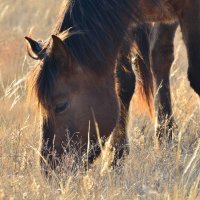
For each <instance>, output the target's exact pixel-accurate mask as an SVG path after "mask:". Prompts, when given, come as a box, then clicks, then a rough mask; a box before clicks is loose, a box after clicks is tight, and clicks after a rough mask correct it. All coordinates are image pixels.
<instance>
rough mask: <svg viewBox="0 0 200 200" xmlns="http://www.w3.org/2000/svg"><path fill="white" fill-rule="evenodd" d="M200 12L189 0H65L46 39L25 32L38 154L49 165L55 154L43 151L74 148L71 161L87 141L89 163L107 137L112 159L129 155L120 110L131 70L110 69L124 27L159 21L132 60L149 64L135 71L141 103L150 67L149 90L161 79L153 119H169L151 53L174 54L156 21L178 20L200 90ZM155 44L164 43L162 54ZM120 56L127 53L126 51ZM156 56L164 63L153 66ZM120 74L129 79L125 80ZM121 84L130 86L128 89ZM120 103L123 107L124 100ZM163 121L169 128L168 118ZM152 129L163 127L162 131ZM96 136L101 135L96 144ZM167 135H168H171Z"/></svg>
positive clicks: (164, 75) (162, 74)
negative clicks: (38, 124)
mask: <svg viewBox="0 0 200 200" xmlns="http://www.w3.org/2000/svg"><path fill="white" fill-rule="evenodd" d="M199 10H200V2H199V1H198V0H194V1H193V4H191V2H190V1H189V0H184V1H183V0H173V1H172V0H154V1H152V0H123V1H122V0H105V1H98V0H88V1H81V0H74V1H72V0H68V1H65V2H64V5H63V9H62V11H61V14H60V18H59V20H58V22H57V24H56V26H55V28H54V30H53V32H52V35H51V37H50V38H49V39H48V40H47V42H45V43H42V42H40V41H36V40H33V39H32V38H30V37H26V40H27V41H28V54H29V55H30V56H31V57H32V58H34V59H38V60H39V63H38V65H37V66H36V67H35V68H34V70H33V72H32V73H31V78H30V87H31V88H32V89H33V90H34V91H35V93H36V96H37V100H38V103H39V105H40V106H41V107H42V108H43V115H42V117H43V124H42V135H43V143H42V148H41V154H42V156H43V157H44V158H45V159H47V160H48V162H49V164H50V165H51V167H52V168H55V166H56V165H57V161H56V159H55V158H54V157H53V155H51V154H50V153H49V152H51V151H52V150H53V149H54V150H55V152H56V156H55V157H56V158H60V157H62V155H63V154H64V153H65V152H68V151H69V148H70V147H73V148H75V149H76V150H77V151H78V158H81V157H82V156H83V155H84V154H85V152H86V151H87V145H88V143H89V144H90V145H91V146H93V148H92V151H90V152H89V162H93V160H94V158H96V157H97V156H98V155H99V153H100V151H101V143H102V144H104V142H105V140H106V138H108V137H109V136H110V138H109V142H110V144H111V146H112V147H113V149H115V150H116V152H117V153H116V157H117V158H121V156H122V155H123V154H124V152H128V148H126V147H127V135H126V131H125V129H126V117H125V119H124V113H125V115H126V113H127V108H128V107H129V103H130V96H131V94H133V93H134V79H135V78H134V74H133V72H132V70H129V71H131V78H130V76H129V75H127V74H128V73H127V74H126V75H125V77H123V75H121V76H120V75H119V74H121V72H120V71H117V67H116V66H117V58H119V62H118V63H120V59H121V58H120V54H119V52H120V50H121V49H123V48H121V47H123V43H124V41H126V40H127V39H126V38H127V37H129V36H127V35H129V34H127V33H128V32H129V29H130V27H131V26H135V25H137V24H142V23H144V22H148V23H151V22H157V23H159V24H158V25H157V26H155V28H154V30H155V33H156V36H155V37H154V42H153V43H152V45H150V46H148V44H147V48H146V50H145V51H146V52H144V55H147V59H146V60H147V61H145V60H143V59H141V58H139V59H138V61H139V62H138V63H141V62H143V64H144V65H147V66H148V67H147V68H143V69H142V70H141V69H140V71H141V72H142V71H143V72H145V73H144V74H143V75H146V76H142V77H144V78H143V81H144V84H141V85H142V86H143V91H144V93H145V94H146V101H147V104H148V105H150V103H149V101H150V99H151V98H150V96H151V95H150V94H151V86H152V84H151V82H152V81H151V78H150V77H151V70H149V68H152V72H153V77H154V79H155V83H156V87H158V85H159V86H160V83H161V82H162V84H163V89H161V90H159V94H158V98H157V107H158V112H156V113H157V119H158V120H157V121H158V123H162V121H163V117H160V115H161V116H164V117H166V116H167V117H171V116H170V114H171V111H170V109H171V105H170V103H169V102H170V99H169V97H170V94H169V70H170V66H169V64H165V62H163V59H164V58H160V57H159V58H158V55H159V54H161V55H163V53H166V54H167V55H168V56H169V63H170V62H172V59H173V55H172V54H173V53H172V52H173V50H172V46H173V45H172V42H170V44H166V43H165V42H164V43H162V40H159V38H158V37H157V36H158V35H161V36H164V35H165V32H163V31H162V30H164V29H163V27H164V28H166V30H167V29H168V28H167V27H168V25H166V24H160V23H161V22H163V23H175V22H178V23H179V24H180V27H181V31H182V34H183V39H184V42H185V44H186V48H187V53H188V58H189V68H188V79H189V81H190V84H191V87H192V88H193V89H194V91H195V92H196V93H197V94H200V80H199V79H198V72H199V68H198V63H199V61H200V57H199V56H198V55H199V54H200V48H199V43H200V40H199V39H198V36H199V35H200V27H199V26H198V24H199V20H200V17H199V13H200V12H199ZM175 29H176V25H172V26H171V27H170V30H169V31H168V34H169V35H170V38H173V37H174V32H175V31H174V30H175ZM171 30H173V31H171ZM142 32H143V31H142ZM140 33H141V32H140ZM168 34H167V35H168ZM144 35H145V34H144ZM145 37H146V35H145ZM152 37H153V36H152ZM156 37H157V38H156ZM143 41H146V39H145V40H143ZM166 41H167V40H166ZM139 46H140V45H139ZM144 46H145V45H141V47H144ZM149 47H150V49H149ZM158 47H162V48H163V49H162V50H161V52H159V50H160V49H158ZM128 49H130V48H128ZM128 54H129V53H128ZM121 55H123V53H122V54H121ZM148 55H150V59H149V58H148ZM122 57H123V56H122ZM125 57H126V59H127V58H128V56H127V55H126V56H125ZM126 59H125V62H126V61H128V63H129V64H130V59H128V60H126ZM148 59H149V61H148ZM122 60H123V59H122ZM123 61H124V60H123ZM161 61H162V62H163V63H160V62H161ZM129 64H128V65H129ZM160 65H163V66H162V67H160ZM126 66H127V65H126ZM129 68H130V66H129ZM139 68H140V67H139ZM141 68H142V67H141ZM117 72H120V73H118V77H119V82H120V81H121V84H122V86H121V88H123V87H125V88H128V89H127V91H126V92H125V93H124V94H123V89H122V90H121V91H119V93H118V92H117V84H116V73H117ZM145 78H147V81H145ZM126 79H127V80H130V81H128V82H126V81H125V80H126ZM124 82H125V83H124ZM128 83H130V86H128V87H127V86H126V84H128ZM119 90H120V89H119ZM166 90H167V91H168V93H167V94H165V91H166ZM118 94H119V95H118ZM127 94H128V95H127ZM165 96H167V98H165ZM119 97H120V98H121V105H120V99H119ZM168 100H169V101H168ZM167 101H168V103H166V102H167ZM124 102H125V105H126V106H124V105H123V103H124ZM168 126H169V128H170V126H172V123H169V124H168ZM159 127H160V125H158V128H159ZM159 132H162V129H160V131H159ZM99 133H100V135H101V138H102V139H101V141H100V142H98V141H99V140H98V135H99ZM111 133H112V134H111ZM158 138H159V140H162V138H163V133H161V134H158ZM168 138H169V140H170V139H171V134H169V136H168ZM119 147H124V148H122V151H121V150H118V149H119ZM124 149H125V150H124ZM53 163H54V164H53Z"/></svg>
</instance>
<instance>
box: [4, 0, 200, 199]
mask: <svg viewBox="0 0 200 200" xmlns="http://www.w3.org/2000/svg"><path fill="white" fill-rule="evenodd" d="M60 4H61V0H57V1H54V0H43V1H33V0H28V1H26V0H17V1H14V0H0V11H1V12H0V30H1V31H0V199H70V200H71V199H118V200H119V199H200V188H199V187H200V186H199V181H200V139H199V138H200V137H199V136H200V125H199V120H200V114H199V110H200V104H199V98H198V96H197V95H196V94H195V93H194V92H193V91H192V89H191V88H190V87H189V82H188V80H187V56H186V52H185V47H184V44H183V42H182V39H181V33H180V31H177V34H176V38H175V61H174V63H173V67H172V70H171V76H170V79H171V85H172V87H171V91H172V100H173V111H174V116H175V119H176V122H177V125H178V131H177V134H176V136H175V140H174V142H173V145H172V146H170V147H168V148H164V149H160V150H158V149H156V148H155V145H154V119H150V118H149V117H148V116H147V115H145V114H144V113H143V114H141V113H139V111H138V110H137V107H138V106H137V103H136V101H135V100H134V98H135V97H133V101H132V108H131V112H130V120H129V139H130V147H131V151H130V155H129V156H128V157H127V158H126V160H125V164H124V167H123V170H122V171H121V172H120V173H119V170H118V171H107V170H105V171H104V173H101V171H102V165H101V158H100V159H99V160H98V161H97V162H96V164H95V165H94V167H93V168H92V169H91V170H89V172H88V173H86V174H77V175H76V176H74V177H73V176H71V175H70V173H64V174H62V175H60V176H56V175H55V178H54V179H55V180H54V181H51V182H46V180H45V179H44V177H43V176H42V175H41V173H40V167H39V164H38V158H39V154H40V153H39V144H40V139H41V137H40V131H39V120H38V118H37V117H36V116H37V115H35V113H34V111H33V109H32V107H34V106H33V105H32V104H31V105H32V106H30V104H29V103H28V102H27V100H26V81H25V79H26V74H27V73H28V71H30V68H31V67H33V66H34V62H33V61H32V60H31V59H29V58H28V56H27V54H26V45H25V40H24V36H25V35H28V34H32V35H33V36H34V37H36V38H42V39H45V38H47V37H48V36H49V35H50V30H51V28H52V26H53V24H54V23H55V21H56V16H57V15H58V12H59V7H60ZM64 183H65V184H64Z"/></svg>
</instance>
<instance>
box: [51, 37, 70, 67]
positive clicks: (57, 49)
mask: <svg viewBox="0 0 200 200" xmlns="http://www.w3.org/2000/svg"><path fill="white" fill-rule="evenodd" d="M51 37H52V54H53V55H54V57H55V59H56V60H57V61H58V62H61V63H63V62H65V64H67V66H68V67H70V66H71V56H70V52H69V50H68V48H67V47H66V45H65V44H64V42H63V41H62V40H61V39H60V38H59V37H58V36H56V35H52V36H51ZM66 62H67V63H66ZM62 66H63V65H62ZM68 69H69V68H68ZM64 70H66V65H65V68H64Z"/></svg>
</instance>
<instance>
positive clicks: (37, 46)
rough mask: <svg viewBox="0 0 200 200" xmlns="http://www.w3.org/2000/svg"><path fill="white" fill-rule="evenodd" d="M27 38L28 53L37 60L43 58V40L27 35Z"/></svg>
mask: <svg viewBox="0 0 200 200" xmlns="http://www.w3.org/2000/svg"><path fill="white" fill-rule="evenodd" d="M25 39H26V41H27V52H28V55H29V56H30V57H31V58H33V59H35V60H38V59H41V58H42V54H41V51H42V49H43V45H42V42H38V41H36V40H33V39H32V38H30V37H27V36H26V37H25Z"/></svg>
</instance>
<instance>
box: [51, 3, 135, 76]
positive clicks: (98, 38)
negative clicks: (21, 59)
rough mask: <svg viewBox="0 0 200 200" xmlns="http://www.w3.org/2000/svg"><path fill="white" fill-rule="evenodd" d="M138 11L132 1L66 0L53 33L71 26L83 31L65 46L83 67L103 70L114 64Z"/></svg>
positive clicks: (98, 70)
mask: <svg viewBox="0 0 200 200" xmlns="http://www.w3.org/2000/svg"><path fill="white" fill-rule="evenodd" d="M136 2H137V1H136ZM134 10H135V11H134ZM137 13H138V12H137V6H136V3H134V1H130V0H118V1H116V0H109V1H108V0H107V1H99V0H87V1H83V0H64V1H63V4H62V9H61V12H60V14H59V18H58V20H57V23H56V25H55V27H54V29H53V34H55V35H57V34H60V33H61V32H63V31H65V30H67V29H69V28H71V29H70V32H79V33H80V32H81V34H74V35H72V36H71V37H69V38H68V39H67V40H64V43H65V45H66V46H67V47H68V49H69V51H70V53H71V55H72V56H73V57H74V58H75V60H76V61H77V62H78V63H79V65H80V66H82V67H87V68H89V69H92V70H93V71H96V72H97V73H102V72H104V71H105V70H107V68H108V66H110V65H113V62H114V61H113V59H115V58H116V57H117V55H116V54H117V53H118V50H119V48H118V47H119V46H120V44H119V42H120V41H122V38H123V37H124V35H125V34H126V31H127V29H128V26H129V23H130V19H131V18H132V19H133V20H134V21H137V19H139V16H137ZM133 20H132V21H133Z"/></svg>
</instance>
